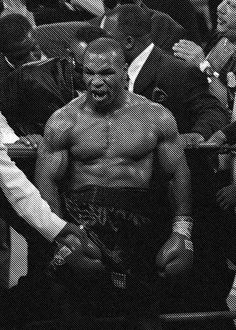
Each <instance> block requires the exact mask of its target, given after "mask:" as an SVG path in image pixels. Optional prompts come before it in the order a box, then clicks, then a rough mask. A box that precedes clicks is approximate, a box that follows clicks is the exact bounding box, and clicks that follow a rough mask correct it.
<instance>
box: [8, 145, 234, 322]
mask: <svg viewBox="0 0 236 330" xmlns="http://www.w3.org/2000/svg"><path fill="white" fill-rule="evenodd" d="M7 147H8V155H9V156H10V157H12V158H35V157H36V155H37V149H36V148H33V147H28V146H25V145H23V144H7ZM185 150H192V151H193V152H194V151H202V152H209V153H212V152H214V153H217V154H227V153H230V152H235V151H236V144H235V145H227V144H226V145H223V146H221V147H219V146H217V145H215V144H213V143H207V142H203V143H201V144H198V145H187V146H186V147H185ZM159 317H160V319H161V321H163V322H168V323H169V322H194V321H199V322H203V321H208V320H217V319H221V320H222V319H236V310H234V311H214V312H194V313H174V314H162V315H160V316H159ZM124 321H125V318H123V317H115V318H98V319H96V322H99V323H100V322H105V323H109V322H124ZM31 325H32V324H31Z"/></svg>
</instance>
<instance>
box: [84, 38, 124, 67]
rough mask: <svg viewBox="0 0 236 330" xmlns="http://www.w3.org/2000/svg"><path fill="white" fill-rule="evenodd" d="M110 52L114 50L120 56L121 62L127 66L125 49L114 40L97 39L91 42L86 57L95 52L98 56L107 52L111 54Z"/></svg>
mask: <svg viewBox="0 0 236 330" xmlns="http://www.w3.org/2000/svg"><path fill="white" fill-rule="evenodd" d="M110 50H112V51H113V50H114V51H116V52H117V53H118V54H119V55H120V56H119V61H120V63H124V64H125V56H124V52H123V49H122V47H121V45H120V43H119V42H118V41H116V40H115V39H113V38H110V37H108V38H99V39H96V40H94V41H92V42H90V44H88V46H87V48H86V50H85V52H84V56H85V55H86V54H87V53H88V52H94V53H97V54H102V53H105V52H109V51H110Z"/></svg>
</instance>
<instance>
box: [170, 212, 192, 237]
mask: <svg viewBox="0 0 236 330" xmlns="http://www.w3.org/2000/svg"><path fill="white" fill-rule="evenodd" d="M192 229H193V219H192V217H191V216H189V215H177V216H175V217H174V219H173V225H172V231H173V232H174V233H179V234H181V235H184V236H186V237H187V238H188V239H191V234H192Z"/></svg>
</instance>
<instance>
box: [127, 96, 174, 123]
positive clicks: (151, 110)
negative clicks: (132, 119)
mask: <svg viewBox="0 0 236 330" xmlns="http://www.w3.org/2000/svg"><path fill="white" fill-rule="evenodd" d="M131 102H132V104H133V105H136V107H135V111H137V112H138V113H139V114H141V113H142V114H144V116H145V117H146V118H147V119H150V120H151V121H152V122H155V121H158V122H161V121H163V120H166V119H167V118H170V117H171V118H172V113H171V112H170V111H169V110H168V109H167V108H165V107H164V106H163V105H161V104H160V103H156V102H152V101H151V100H149V99H147V98H146V97H144V96H142V95H139V94H133V96H132V101H131Z"/></svg>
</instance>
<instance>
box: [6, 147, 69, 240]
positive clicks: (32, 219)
mask: <svg viewBox="0 0 236 330" xmlns="http://www.w3.org/2000/svg"><path fill="white" fill-rule="evenodd" d="M0 187H1V189H2V190H3V192H4V194H5V196H6V197H7V199H8V201H9V202H10V203H11V205H12V207H13V208H14V209H15V211H16V212H17V213H18V215H19V216H21V217H22V218H24V219H25V220H26V222H27V223H28V224H29V225H30V226H32V227H33V228H35V229H36V230H38V231H39V232H40V233H41V234H42V235H43V236H44V237H45V238H46V239H48V240H50V241H53V240H54V238H55V237H56V236H57V235H58V234H59V233H60V232H61V230H62V229H63V228H64V227H65V226H66V222H65V221H63V220H62V219H60V218H59V217H58V216H57V215H56V214H54V213H52V212H51V210H50V207H49V205H48V204H47V203H46V202H45V201H44V200H43V199H42V197H41V196H40V193H39V191H38V190H37V189H36V187H35V186H34V185H33V184H32V183H31V182H30V181H29V180H28V179H27V178H26V176H25V174H24V173H23V172H22V171H21V170H20V169H19V168H18V167H17V166H16V165H15V163H14V162H13V161H12V160H11V159H10V157H9V156H8V155H7V148H6V146H4V145H3V144H2V142H0Z"/></svg>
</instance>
